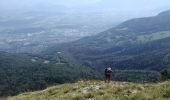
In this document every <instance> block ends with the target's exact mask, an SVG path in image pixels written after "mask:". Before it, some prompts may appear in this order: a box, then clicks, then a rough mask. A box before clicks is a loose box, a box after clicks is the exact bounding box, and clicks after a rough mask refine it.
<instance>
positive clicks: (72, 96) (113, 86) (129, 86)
mask: <svg viewBox="0 0 170 100" xmlns="http://www.w3.org/2000/svg"><path fill="white" fill-rule="evenodd" d="M169 99H170V81H166V82H162V83H153V84H152V83H147V84H136V83H129V82H111V83H109V84H108V83H104V82H103V81H79V82H77V83H72V84H63V85H58V86H53V87H49V88H47V89H45V90H43V91H37V92H30V93H23V94H20V95H18V96H15V97H8V98H7V99H5V98H4V100H169ZM2 100H3V99H2Z"/></svg>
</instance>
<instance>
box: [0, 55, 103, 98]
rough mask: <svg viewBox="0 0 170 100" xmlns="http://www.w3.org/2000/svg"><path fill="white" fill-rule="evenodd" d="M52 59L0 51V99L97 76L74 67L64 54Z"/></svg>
mask: <svg viewBox="0 0 170 100" xmlns="http://www.w3.org/2000/svg"><path fill="white" fill-rule="evenodd" d="M55 57H56V59H55V60H53V59H54V58H53V59H52V58H51V59H47V57H42V56H40V55H30V54H10V53H5V52H0V80H1V81H0V96H9V95H16V94H18V93H21V92H26V91H33V90H40V89H44V88H46V87H47V86H49V85H54V84H61V83H66V82H73V81H76V80H79V79H92V78H94V79H95V78H96V79H98V78H100V77H101V76H100V75H99V74H98V73H97V72H96V71H94V70H93V69H91V68H88V67H85V66H82V65H80V64H78V63H77V62H75V61H74V59H72V58H71V57H69V56H68V55H66V54H63V53H60V54H58V55H56V56H55ZM57 58H58V59H57Z"/></svg>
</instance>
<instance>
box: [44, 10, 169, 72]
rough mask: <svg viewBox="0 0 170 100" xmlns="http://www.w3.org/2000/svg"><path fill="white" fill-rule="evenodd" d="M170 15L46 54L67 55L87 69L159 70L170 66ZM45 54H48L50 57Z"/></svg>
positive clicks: (125, 24)
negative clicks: (59, 53) (66, 53)
mask: <svg viewBox="0 0 170 100" xmlns="http://www.w3.org/2000/svg"><path fill="white" fill-rule="evenodd" d="M169 18H170V11H165V12H162V13H160V14H158V15H157V16H153V17H145V18H137V19H131V20H128V21H125V22H123V23H122V24H120V25H118V26H116V27H114V28H111V29H109V30H106V31H104V32H101V33H99V34H97V35H95V36H91V37H86V38H83V39H80V40H78V41H74V42H71V43H66V44H62V45H60V46H53V47H52V48H50V49H48V50H47V51H45V52H46V53H47V54H51V55H53V54H55V52H56V51H62V50H64V51H67V52H69V53H70V54H72V55H73V56H74V57H75V58H76V59H77V60H79V61H80V62H82V63H83V64H84V65H87V66H90V67H95V68H97V69H100V70H101V69H103V68H104V67H105V66H110V67H112V68H113V69H121V70H129V69H135V70H157V71H160V70H162V69H164V68H168V67H169V66H170V63H169V62H170V19H169ZM46 53H45V54H46Z"/></svg>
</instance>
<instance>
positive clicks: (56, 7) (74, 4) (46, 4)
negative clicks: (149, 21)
mask: <svg viewBox="0 0 170 100" xmlns="http://www.w3.org/2000/svg"><path fill="white" fill-rule="evenodd" d="M168 9H170V0H0V10H1V11H5V10H9V11H10V10H11V11H14V10H20V11H24V10H30V11H37V10H46V11H48V10H49V11H51V10H53V11H60V10H61V11H62V10H67V11H69V10H70V11H77V12H110V13H119V14H120V15H121V14H123V13H127V14H128V13H134V14H138V15H139V16H142V15H143V16H144V15H146V16H147V15H153V14H156V13H159V12H161V11H164V10H168Z"/></svg>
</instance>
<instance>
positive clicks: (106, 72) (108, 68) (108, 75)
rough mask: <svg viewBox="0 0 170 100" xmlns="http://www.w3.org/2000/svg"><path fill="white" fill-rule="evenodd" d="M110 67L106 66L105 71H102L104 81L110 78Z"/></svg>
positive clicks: (108, 80)
mask: <svg viewBox="0 0 170 100" xmlns="http://www.w3.org/2000/svg"><path fill="white" fill-rule="evenodd" d="M112 72H113V71H112V69H111V68H110V67H106V68H105V71H104V73H105V82H108V83H109V82H110V80H111V75H112Z"/></svg>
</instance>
